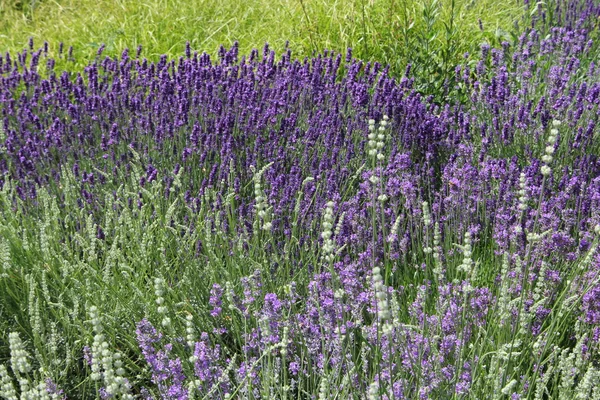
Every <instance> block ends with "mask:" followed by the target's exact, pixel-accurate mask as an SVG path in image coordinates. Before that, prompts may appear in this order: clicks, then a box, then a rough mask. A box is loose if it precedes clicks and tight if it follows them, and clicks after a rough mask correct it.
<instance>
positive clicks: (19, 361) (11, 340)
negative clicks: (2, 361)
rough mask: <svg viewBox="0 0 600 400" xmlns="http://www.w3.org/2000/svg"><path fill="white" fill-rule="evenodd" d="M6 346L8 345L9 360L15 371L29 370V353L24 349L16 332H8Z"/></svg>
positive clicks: (25, 371) (23, 372)
mask: <svg viewBox="0 0 600 400" xmlns="http://www.w3.org/2000/svg"><path fill="white" fill-rule="evenodd" d="M8 346H9V347H10V362H11V366H12V369H13V371H14V372H15V373H17V372H20V373H22V374H26V373H28V372H29V371H31V364H30V363H29V360H28V358H29V354H28V353H27V350H25V346H24V345H23V342H22V341H21V338H20V337H19V334H18V333H17V332H11V333H9V334H8Z"/></svg>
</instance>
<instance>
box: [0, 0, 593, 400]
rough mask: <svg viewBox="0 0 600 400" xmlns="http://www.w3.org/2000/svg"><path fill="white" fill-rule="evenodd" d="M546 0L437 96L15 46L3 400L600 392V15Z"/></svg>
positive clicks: (225, 57) (1, 246) (9, 70)
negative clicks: (69, 66) (81, 59)
mask: <svg viewBox="0 0 600 400" xmlns="http://www.w3.org/2000/svg"><path fill="white" fill-rule="evenodd" d="M553 4H554V3H553ZM525 5H526V11H527V13H529V16H530V20H529V25H526V26H525V27H522V28H520V32H518V35H516V36H515V37H514V40H512V41H509V40H504V41H502V42H501V43H500V44H499V45H497V46H496V45H493V44H488V43H487V42H483V43H481V44H480V45H479V46H478V47H479V49H478V53H477V54H471V55H470V56H468V57H467V56H465V58H464V62H463V63H459V64H456V65H455V66H454V67H453V70H454V72H453V74H452V78H451V79H449V78H445V81H443V82H442V84H441V85H439V90H440V92H439V93H434V94H431V93H423V92H422V91H421V90H419V88H417V87H416V83H415V82H419V81H422V80H423V79H424V78H423V76H420V77H415V75H414V74H415V72H414V68H416V69H417V71H419V70H422V68H421V69H419V68H418V66H417V67H413V66H411V65H410V63H409V64H408V65H409V66H408V67H407V68H406V71H405V73H404V74H403V75H398V74H394V73H392V71H391V69H390V67H389V66H388V65H387V64H384V63H378V62H374V61H363V60H361V59H359V58H356V57H354V55H353V51H352V49H347V50H342V49H337V50H336V51H331V50H325V49H323V50H322V52H321V53H319V54H315V55H314V56H313V57H305V58H304V57H296V56H295V55H294V54H293V52H292V51H291V50H287V51H286V52H283V53H277V54H276V53H275V52H274V51H272V50H271V49H270V47H269V45H268V44H267V45H265V46H264V48H262V49H260V50H254V51H252V52H250V53H248V54H242V53H241V52H240V51H239V46H238V44H237V43H234V44H233V46H232V47H229V48H226V47H221V50H220V51H219V53H218V54H217V55H216V56H212V57H211V56H209V55H208V54H207V53H203V52H201V51H196V50H194V49H192V47H191V45H189V44H188V46H187V47H186V50H185V52H184V54H182V55H181V56H180V57H177V58H169V57H167V56H163V57H161V58H160V59H158V60H149V59H146V58H145V57H144V52H143V46H140V47H139V48H137V49H123V50H122V55H121V56H120V57H111V56H106V55H104V54H103V50H104V48H103V47H102V46H101V47H100V48H99V49H98V51H97V53H96V56H95V58H94V59H92V60H91V61H89V63H87V66H85V67H83V68H79V67H77V68H75V69H74V70H64V69H61V68H59V67H58V66H59V65H65V63H68V62H69V61H70V59H71V58H73V57H74V56H73V53H72V52H73V49H72V48H71V49H69V47H68V46H66V45H63V44H62V43H61V44H60V47H59V45H58V44H56V45H55V48H53V50H52V51H53V52H54V53H55V54H57V57H55V58H53V57H51V56H50V55H49V52H50V50H49V47H50V46H54V44H49V43H45V42H42V43H38V42H37V41H34V40H33V39H32V40H31V41H30V42H29V45H28V47H27V48H26V49H24V50H23V51H21V52H19V53H2V54H0V173H1V177H0V184H1V185H0V186H1V189H0V398H3V399H8V400H17V399H18V400H21V399H31V400H38V399H40V400H47V399H52V400H54V399H145V400H150V399H152V400H159V399H178V400H187V399H189V400H192V399H298V400H300V399H315V400H316V399H318V400H323V399H368V400H373V399H387V400H392V399H510V400H518V399H536V400H537V399H539V400H542V399H561V400H562V399H585V400H587V399H596V400H597V399H600V352H599V350H600V252H599V251H598V250H599V249H598V246H599V244H600V127H599V126H598V124H599V117H600V110H599V105H600V65H598V62H599V60H600V35H599V34H598V33H599V30H598V24H599V21H600V3H598V2H597V1H592V0H581V1H560V2H557V3H556V4H555V5H554V6H553V7H547V8H544V7H541V6H540V5H539V4H538V5H537V6H535V7H534V5H532V4H529V2H525ZM431 87H437V86H435V85H432V86H428V88H431Z"/></svg>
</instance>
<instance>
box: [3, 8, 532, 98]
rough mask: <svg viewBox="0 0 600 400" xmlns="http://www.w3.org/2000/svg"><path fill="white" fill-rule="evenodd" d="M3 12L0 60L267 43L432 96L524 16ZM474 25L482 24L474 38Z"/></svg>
mask: <svg viewBox="0 0 600 400" xmlns="http://www.w3.org/2000/svg"><path fill="white" fill-rule="evenodd" d="M6 4H7V5H6V6H5V7H4V8H0V51H2V52H5V51H11V52H16V51H20V50H22V49H23V48H25V47H26V46H27V41H28V39H29V38H30V37H33V38H34V40H35V41H36V46H40V45H41V44H42V42H43V41H47V42H49V43H50V50H51V55H53V56H56V55H57V54H56V51H57V49H58V43H59V42H64V43H65V45H66V46H67V47H68V46H69V45H72V46H73V47H74V55H75V58H76V60H77V61H76V62H75V63H72V64H71V65H70V66H66V68H68V69H70V70H77V69H79V68H81V67H82V66H83V65H85V64H86V63H87V62H88V61H89V60H90V59H92V58H93V57H94V56H95V54H96V51H97V49H98V47H99V46H100V45H101V44H102V43H104V44H106V50H105V54H108V55H118V54H120V53H121V51H122V50H123V49H124V48H126V47H128V48H130V49H131V50H134V49H135V48H137V46H138V45H142V46H143V48H144V51H143V56H144V57H148V58H150V59H157V58H158V56H159V55H161V54H167V55H168V56H170V57H178V56H180V55H182V54H183V52H184V49H185V44H186V42H187V41H189V42H190V43H191V47H192V49H193V50H195V51H199V52H203V51H206V52H207V53H209V54H211V55H216V53H217V51H218V49H219V46H220V45H224V46H226V47H230V45H231V44H232V43H233V42H234V41H238V42H239V43H240V52H241V54H248V53H249V52H250V50H251V49H253V48H262V46H263V45H264V43H265V42H268V43H269V44H270V45H271V48H272V49H274V50H276V51H277V52H278V53H280V52H281V51H283V50H284V49H285V45H286V42H287V41H289V48H290V49H291V50H292V52H293V54H294V55H295V56H297V57H304V56H310V55H311V54H313V53H314V52H322V51H323V50H324V49H331V50H335V51H338V52H341V53H345V51H346V48H348V47H352V48H353V50H354V53H353V55H354V56H355V57H357V58H361V59H364V60H368V61H379V62H381V63H384V64H390V66H391V69H392V73H394V74H396V75H402V74H403V73H404V71H405V68H406V65H407V63H408V62H411V63H412V64H413V71H412V73H413V74H414V75H415V76H416V86H417V89H419V90H421V91H423V92H425V93H428V94H431V93H434V94H437V93H438V92H439V91H440V88H441V86H442V85H443V83H444V80H445V79H446V78H451V77H452V76H453V73H454V67H455V65H456V64H457V63H461V62H463V60H464V59H463V55H464V54H465V53H466V52H469V53H470V54H471V55H476V54H477V53H478V49H479V46H480V44H481V43H483V42H488V43H490V44H492V45H493V44H498V43H500V42H501V41H502V40H510V39H511V37H512V36H511V35H512V34H511V33H510V32H512V31H513V30H514V26H513V21H515V20H520V19H521V17H522V16H523V15H524V6H523V3H522V1H520V0H508V1H505V2H498V1H495V0H381V1H374V0H275V1H267V0H245V1H238V0H225V1H219V2H215V1H208V0H192V1H178V0H142V1H139V0H43V1H42V0H38V1H33V0H30V1H26V0H9V2H8V3H6ZM479 20H481V26H482V27H483V30H481V27H480V24H479Z"/></svg>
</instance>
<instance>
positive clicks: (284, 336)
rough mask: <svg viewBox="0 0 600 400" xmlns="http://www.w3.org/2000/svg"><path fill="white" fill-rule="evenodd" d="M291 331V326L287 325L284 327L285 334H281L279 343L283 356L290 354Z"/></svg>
mask: <svg viewBox="0 0 600 400" xmlns="http://www.w3.org/2000/svg"><path fill="white" fill-rule="evenodd" d="M289 332H290V328H288V327H287V326H284V327H283V334H282V336H281V342H280V343H279V345H280V347H281V350H279V351H280V353H281V357H284V358H285V357H287V354H288V342H289Z"/></svg>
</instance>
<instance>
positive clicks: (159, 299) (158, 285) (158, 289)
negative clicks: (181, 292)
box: [154, 278, 171, 327]
mask: <svg viewBox="0 0 600 400" xmlns="http://www.w3.org/2000/svg"><path fill="white" fill-rule="evenodd" d="M164 293H165V280H164V279H162V278H155V279H154V294H155V295H156V304H157V305H158V308H157V309H156V311H157V312H158V313H159V314H160V315H162V316H163V319H162V326H165V327H166V326H170V325H171V318H169V317H168V316H167V315H166V314H167V307H166V306H165V305H164V304H165V298H164V297H163V294H164Z"/></svg>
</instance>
